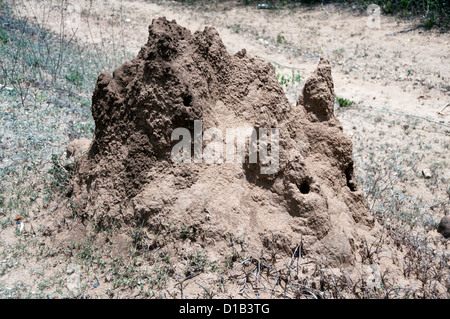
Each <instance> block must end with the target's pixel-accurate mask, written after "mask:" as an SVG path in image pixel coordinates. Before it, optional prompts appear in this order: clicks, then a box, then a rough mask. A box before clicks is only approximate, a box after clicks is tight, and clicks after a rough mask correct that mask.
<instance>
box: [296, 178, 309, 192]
mask: <svg viewBox="0 0 450 319" xmlns="http://www.w3.org/2000/svg"><path fill="white" fill-rule="evenodd" d="M298 189H299V190H300V193H302V194H308V193H309V191H310V190H311V188H310V187H309V182H308V181H304V182H302V184H301V185H300V187H299V188H298Z"/></svg>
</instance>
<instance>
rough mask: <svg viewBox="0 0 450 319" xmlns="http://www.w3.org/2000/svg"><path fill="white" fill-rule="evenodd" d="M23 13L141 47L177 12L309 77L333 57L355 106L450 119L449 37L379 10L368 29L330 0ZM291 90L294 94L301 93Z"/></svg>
mask: <svg viewBox="0 0 450 319" xmlns="http://www.w3.org/2000/svg"><path fill="white" fill-rule="evenodd" d="M24 4H25V6H24V8H25V9H22V10H23V11H22V12H21V13H22V14H24V15H26V16H28V17H32V18H33V17H36V18H35V19H37V20H38V21H39V22H43V23H44V24H45V25H47V26H48V27H49V28H51V29H52V30H54V31H57V32H59V31H60V30H61V16H63V17H64V21H65V31H66V32H67V33H68V34H73V32H75V35H76V37H78V38H79V39H80V40H82V41H85V42H88V43H97V44H103V45H110V46H112V47H114V48H116V49H117V50H119V49H120V47H121V46H122V47H126V49H127V50H129V51H130V52H132V53H133V54H135V53H137V52H138V50H139V48H140V47H141V46H142V44H143V43H144V42H145V41H146V37H147V27H148V25H149V24H150V23H151V20H152V19H154V18H156V17H158V16H165V17H166V18H167V19H169V20H171V19H175V20H176V21H177V22H178V23H179V24H180V25H184V26H186V27H188V28H189V29H190V30H191V31H196V30H202V29H203V28H204V27H205V26H207V25H212V26H214V27H215V28H216V29H217V30H218V31H219V33H220V36H221V37H222V39H223V41H224V43H225V45H226V46H227V48H229V50H230V51H231V52H236V51H238V50H240V49H242V48H245V49H246V50H247V52H249V53H250V54H253V55H258V56H261V57H264V58H266V59H269V60H271V61H275V62H277V63H279V64H281V65H283V66H286V67H290V68H295V69H298V70H299V71H300V74H301V75H302V76H303V77H304V78H306V77H308V75H309V74H310V73H311V72H312V70H313V69H314V68H315V66H316V64H317V61H318V59H319V56H321V55H325V56H328V58H329V59H330V60H331V61H332V63H333V76H334V81H335V86H336V94H337V95H338V96H340V97H344V98H347V99H350V100H353V101H355V102H357V104H358V106H362V107H371V108H377V109H387V110H393V111H397V112H404V113H411V114H415V115H419V116H424V117H427V118H430V119H433V120H436V121H443V122H444V123H447V124H448V123H450V108H447V109H445V110H444V111H443V112H442V114H438V111H440V110H441V109H442V108H443V107H444V106H445V105H446V104H447V103H448V102H450V84H449V83H450V67H449V65H450V36H449V34H448V33H437V32H433V31H423V30H421V29H415V30H411V31H408V32H399V31H403V30H408V29H411V28H413V27H414V25H413V24H412V23H404V22H398V21H396V20H395V19H393V18H391V17H387V16H381V19H380V25H379V26H380V28H370V27H369V24H368V18H369V16H368V15H359V14H356V13H354V12H351V11H348V10H343V9H340V8H338V7H335V6H333V5H327V6H322V7H317V8H314V9H310V8H297V9H295V10H288V9H286V10H281V11H275V10H258V9H257V8H254V7H244V6H231V5H230V4H228V5H227V4H221V5H213V4H211V5H209V6H207V7H203V8H189V7H186V6H181V5H180V4H178V3H176V2H162V4H156V3H149V2H147V1H142V0H138V1H127V0H125V1H123V0H113V1H108V2H100V1H77V2H74V3H70V4H69V5H68V6H67V8H66V10H65V11H63V12H61V10H59V9H58V7H57V4H56V3H55V7H53V8H52V9H53V11H50V8H49V7H48V6H47V7H45V6H43V5H42V4H41V3H40V2H37V1H24ZM297 94H298V90H297V92H292V96H290V100H291V101H292V102H293V101H295V99H296V95H297Z"/></svg>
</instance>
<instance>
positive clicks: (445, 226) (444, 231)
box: [437, 215, 450, 238]
mask: <svg viewBox="0 0 450 319" xmlns="http://www.w3.org/2000/svg"><path fill="white" fill-rule="evenodd" d="M437 231H438V233H440V234H441V235H442V236H444V238H449V237H450V215H447V216H444V217H443V218H442V219H441V222H440V223H439V226H438V229H437Z"/></svg>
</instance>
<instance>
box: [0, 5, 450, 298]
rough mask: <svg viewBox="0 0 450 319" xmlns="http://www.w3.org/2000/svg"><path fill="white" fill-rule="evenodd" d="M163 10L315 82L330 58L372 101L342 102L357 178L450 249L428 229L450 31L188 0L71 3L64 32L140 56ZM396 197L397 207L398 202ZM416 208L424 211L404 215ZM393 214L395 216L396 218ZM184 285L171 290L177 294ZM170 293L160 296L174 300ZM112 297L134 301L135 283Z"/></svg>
mask: <svg viewBox="0 0 450 319" xmlns="http://www.w3.org/2000/svg"><path fill="white" fill-rule="evenodd" d="M19 2H21V3H22V5H21V6H17V8H18V9H19V12H18V14H19V15H24V16H27V17H30V18H34V19H36V21H38V22H39V23H43V24H44V25H45V26H47V27H48V28H49V29H50V30H53V31H55V32H60V30H61V23H60V21H61V12H60V11H58V10H55V11H49V10H50V9H51V8H50V7H48V6H44V4H46V2H41V1H19ZM47 4H48V3H47ZM55 5H56V4H55ZM162 16H164V17H166V18H167V19H168V20H172V19H175V20H176V21H177V23H178V24H180V25H183V26H186V27H188V28H189V29H190V30H191V31H192V32H194V31H196V30H203V29H204V27H205V26H214V27H215V28H216V29H217V31H218V32H219V34H220V36H221V38H222V40H223V42H224V44H225V45H226V47H227V49H228V50H229V51H230V52H232V53H235V52H237V51H239V50H241V49H242V48H245V49H246V50H247V52H248V54H250V55H253V56H260V57H263V58H264V59H267V60H269V61H271V62H275V63H278V64H279V65H280V66H279V72H280V74H286V75H289V74H291V72H292V71H293V70H294V71H297V70H298V71H299V72H300V74H301V76H302V78H303V79H306V78H308V77H309V76H310V75H311V74H312V72H313V71H314V69H315V68H316V66H317V63H318V61H319V57H320V56H322V55H323V56H326V57H328V59H329V60H330V62H331V64H332V72H333V79H334V84H335V92H336V95H337V96H339V97H342V98H347V99H349V100H352V101H354V102H355V104H354V106H357V107H361V108H370V109H372V110H367V109H345V108H337V109H336V114H337V117H338V119H339V120H340V121H341V122H342V124H343V126H344V132H345V133H346V134H347V135H349V136H350V137H351V138H352V141H353V147H354V149H353V152H354V159H355V175H356V178H357V179H358V183H359V186H360V187H361V188H362V189H363V190H364V191H365V192H366V194H367V197H368V199H369V204H370V205H371V208H372V211H373V212H374V213H375V214H380V215H383V214H384V213H385V210H387V207H389V204H390V203H391V202H392V203H391V204H392V205H394V204H396V203H398V202H401V203H402V204H403V205H404V206H403V207H402V208H401V209H399V211H398V213H399V217H397V218H398V219H403V218H405V219H409V220H413V221H414V222H413V223H412V224H413V225H414V227H412V228H411V233H412V234H416V235H417V236H419V235H422V234H423V233H424V232H425V234H426V235H425V237H427V238H429V239H430V243H433V244H436V245H437V246H436V247H437V248H436V249H440V250H441V249H443V250H444V251H445V250H447V252H448V245H447V243H446V242H445V241H443V240H442V238H441V237H442V236H440V234H438V233H437V232H436V230H435V229H433V228H432V227H431V228H429V229H428V228H427V227H423V226H424V225H433V224H435V223H436V222H438V221H439V220H440V219H441V218H442V217H443V216H444V215H446V214H448V207H449V206H448V205H449V199H450V197H449V196H450V188H449V179H450V167H449V164H450V159H449V153H450V152H449V149H450V106H449V107H447V108H445V109H443V108H444V106H445V105H447V103H449V102H450V84H449V83H450V81H449V80H450V68H449V65H450V61H449V60H450V36H449V34H448V33H440V32H438V31H433V30H432V31H425V30H422V29H420V28H415V29H413V30H410V31H406V32H399V31H402V30H408V29H410V28H412V27H414V26H415V25H416V24H415V23H416V21H399V20H397V19H395V18H392V17H388V16H382V17H381V24H380V28H377V29H371V28H369V27H368V26H367V19H368V17H367V15H365V14H358V13H355V12H354V11H350V10H346V9H342V8H339V7H336V6H332V5H327V6H319V7H315V8H296V9H295V10H294V9H292V10H288V9H286V10H280V11H272V10H258V9H256V8H253V7H244V6H236V5H230V4H217V5H215V4H209V5H207V6H204V7H188V6H183V5H181V4H179V3H177V2H158V3H153V2H147V1H108V2H100V1H77V2H75V3H70V4H68V6H67V9H66V10H65V11H64V12H63V18H64V21H65V22H66V24H65V25H66V27H65V32H67V34H68V35H69V36H71V35H73V34H75V35H76V37H75V38H74V39H76V41H80V42H83V43H91V44H97V45H100V46H103V47H106V48H109V49H111V50H112V51H113V52H115V51H121V50H127V51H130V52H131V53H132V55H135V54H137V52H138V51H139V49H140V48H141V46H142V45H143V44H144V43H145V42H146V39H147V36H148V26H149V24H150V23H151V21H152V20H153V19H155V18H157V17H162ZM303 84H304V80H303V81H302V82H301V83H300V84H298V83H296V84H295V85H291V86H287V87H286V88H285V89H286V94H287V97H288V99H289V101H290V102H291V103H295V101H296V100H297V96H298V94H299V92H301V89H302V87H303ZM442 109H443V110H442ZM382 110H383V111H382ZM441 110H442V111H441ZM439 111H441V112H439ZM393 112H397V114H395V113H393ZM398 113H402V114H403V115H402V114H398ZM61 147H62V148H64V147H65V145H62V146H61ZM424 169H429V170H430V171H431V177H430V178H425V177H424V176H423V174H422V171H423V170H424ZM376 191H378V192H376ZM381 197H383V198H381ZM393 198H395V199H396V200H397V202H396V203H394V200H392V201H390V199H393ZM413 211H414V212H418V211H420V214H418V215H414V214H412V213H411V214H410V215H409V216H406V215H407V214H409V213H408V212H413ZM404 215H405V216H404ZM392 219H393V221H392V222H393V223H394V222H395V221H394V219H395V218H392ZM415 226H417V227H415ZM15 236H16V235H15V232H14V227H12V226H11V227H10V228H8V229H7V230H6V231H3V234H2V240H3V241H4V242H6V243H9V244H11V243H13V242H14V240H15ZM124 240H125V239H124ZM392 241H393V242H395V239H393V240H392ZM237 243H239V240H238V239H236V243H235V244H236V245H238V244H237ZM240 244H241V245H242V243H240ZM117 249H118V250H120V249H121V248H120V247H118V248H117ZM122 249H123V248H122ZM50 255H51V254H50ZM193 257H196V258H197V262H201V261H202V258H204V256H203V255H200V254H199V255H197V256H193ZM161 258H164V256H163V257H161ZM193 259H194V258H193ZM51 260H52V259H51ZM51 262H52V263H53V267H54V269H59V270H61V271H62V273H63V274H65V276H68V277H69V278H68V280H67V286H70V287H75V288H69V289H68V290H69V292H70V293H72V294H74V295H77V293H76V292H74V289H75V290H76V289H78V288H80V285H79V284H77V280H78V281H80V280H81V279H80V278H79V277H77V276H81V275H79V271H76V270H73V269H72V268H73V267H75V268H76V267H77V266H76V265H75V266H73V267H72V266H70V269H69V270H67V268H66V265H65V264H64V261H62V260H60V259H58V258H54V259H53V260H52V261H51ZM399 263H400V264H401V262H399ZM29 267H31V266H29ZM34 267H36V268H39V267H40V266H36V264H35V265H34ZM136 267H138V268H139V267H141V268H144V265H141V264H140V265H137V266H136ZM374 267H375V266H374ZM42 269H44V267H43V266H42ZM53 271H55V270H53ZM47 272H48V270H47V271H46V272H45V273H44V270H42V273H40V272H39V271H35V272H34V273H33V274H32V276H31V277H33V276H37V277H39V276H44V277H45V276H50V275H49V274H48V273H47ZM377 272H378V270H375V268H373V269H372V270H370V267H369V271H368V273H369V274H370V273H372V277H377V275H376V274H377ZM27 276H29V268H27V267H23V268H21V269H20V270H18V271H16V272H14V273H7V274H6V275H4V276H3V277H2V278H1V281H2V282H3V285H7V284H10V285H12V284H13V283H14V282H16V281H18V280H23V278H24V277H27ZM208 276H209V275H208ZM377 278H378V277H377ZM69 279H70V280H69ZM90 280H91V281H92V282H94V281H95V280H96V279H92V278H90ZM110 281H111V279H108V277H106V279H105V284H103V282H102V284H101V285H100V287H99V288H98V289H97V290H95V289H93V288H86V289H85V290H84V293H85V294H90V295H91V296H96V295H99V296H102V295H104V294H106V295H108V296H112V295H111V293H110V291H109V290H107V288H106V287H107V286H110V285H111V283H110ZM31 282H32V280H31V279H30V280H29V283H31ZM207 282H208V277H205V278H201V279H200V278H199V279H198V282H197V285H196V284H190V287H191V288H192V290H191V291H190V293H191V296H195V295H196V294H197V295H201V294H204V293H205V288H204V285H205V283H207ZM185 284H186V285H187V284H188V283H187V282H186V283H185ZM202 286H203V287H202ZM219 286H220V283H219ZM182 287H183V283H181V288H182ZM178 288H179V287H178ZM178 288H173V290H172V291H171V292H170V291H168V292H167V293H168V294H171V293H172V294H173V293H174V292H173V291H178ZM240 288H241V287H240V286H236V287H234V288H233V289H235V291H233V290H232V289H231V288H230V290H229V291H228V292H227V294H229V295H234V296H236V295H238V292H239V289H240ZM439 289H441V288H439ZM439 289H438V290H439ZM447 289H448V286H447ZM441 290H442V289H441ZM444 290H445V289H444ZM86 291H87V292H86ZM181 291H182V293H183V289H181ZM164 293H165V292H163V295H160V296H167V295H164ZM114 294H115V295H114ZM114 294H113V295H114V296H115V297H134V296H135V294H136V289H135V290H134V291H133V292H128V291H123V292H117V291H116V292H114ZM227 294H224V295H227ZM137 295H139V291H138V292H137V294H136V296H137ZM141 296H142V295H141ZM252 296H253V295H252ZM178 297H180V295H178ZM419 297H420V296H419Z"/></svg>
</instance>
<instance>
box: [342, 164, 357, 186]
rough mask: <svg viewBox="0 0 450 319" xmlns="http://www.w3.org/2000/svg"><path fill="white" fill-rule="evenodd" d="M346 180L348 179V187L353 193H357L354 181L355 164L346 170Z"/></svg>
mask: <svg viewBox="0 0 450 319" xmlns="http://www.w3.org/2000/svg"><path fill="white" fill-rule="evenodd" d="M345 178H346V179H347V186H348V188H350V190H351V191H352V192H354V191H356V184H355V182H354V180H353V164H350V165H349V166H348V167H347V168H346V169H345Z"/></svg>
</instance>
